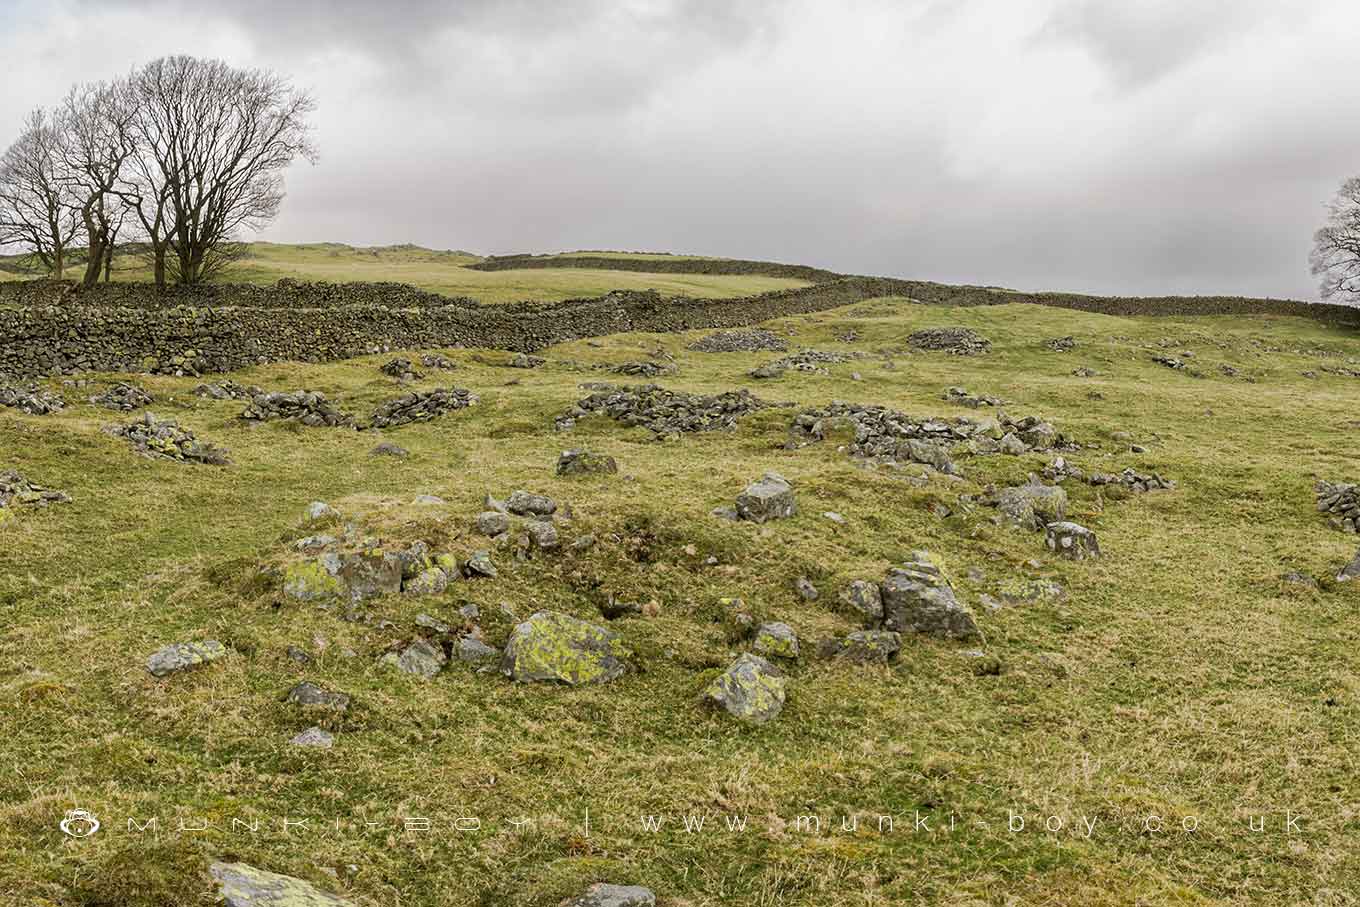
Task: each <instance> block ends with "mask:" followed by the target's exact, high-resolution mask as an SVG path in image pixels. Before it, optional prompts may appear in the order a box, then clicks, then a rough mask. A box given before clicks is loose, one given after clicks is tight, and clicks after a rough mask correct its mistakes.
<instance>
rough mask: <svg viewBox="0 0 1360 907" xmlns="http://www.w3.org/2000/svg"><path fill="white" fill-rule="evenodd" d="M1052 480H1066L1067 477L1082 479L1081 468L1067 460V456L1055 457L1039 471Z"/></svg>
mask: <svg viewBox="0 0 1360 907" xmlns="http://www.w3.org/2000/svg"><path fill="white" fill-rule="evenodd" d="M1039 474H1040V475H1041V476H1043V477H1044V478H1045V479H1047V480H1048V481H1050V482H1055V483H1056V482H1064V481H1066V480H1067V479H1080V478H1082V477H1083V475H1084V473H1082V471H1081V469H1080V468H1078V467H1076V466H1073V465H1072V464H1071V463H1068V462H1067V459H1066V458H1065V457H1054V458H1053V461H1052V462H1051V463H1049V464H1048V465H1047V466H1045V467H1044V468H1043V469H1042V470H1041V471H1040V473H1039Z"/></svg>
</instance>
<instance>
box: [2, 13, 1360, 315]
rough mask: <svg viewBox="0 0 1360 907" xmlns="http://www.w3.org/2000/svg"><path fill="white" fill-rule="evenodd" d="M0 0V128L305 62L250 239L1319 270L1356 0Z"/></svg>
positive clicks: (1195, 276) (901, 268)
mask: <svg viewBox="0 0 1360 907" xmlns="http://www.w3.org/2000/svg"><path fill="white" fill-rule="evenodd" d="M214 6H216V9H213V8H211V7H210V5H209V4H206V3H202V2H197V0H0V24H2V27H0V61H3V67H4V74H3V76H0V80H2V81H3V84H4V89H3V91H0V145H5V144H8V143H9V142H10V141H11V140H12V139H13V138H14V137H15V135H16V133H17V128H18V125H19V121H20V119H21V117H22V116H23V114H24V112H25V111H26V110H27V109H28V108H29V107H31V106H33V105H37V104H51V103H53V102H54V101H56V100H57V99H58V98H59V97H60V96H61V95H62V94H63V93H64V92H65V91H66V89H67V88H68V86H69V85H70V84H71V83H72V82H76V81H83V80H90V79H100V78H108V77H112V76H116V75H119V74H122V73H124V72H126V71H127V70H128V69H130V68H131V67H132V66H133V65H135V64H137V63H140V62H145V61H147V60H150V59H153V58H155V57H157V56H160V55H164V54H170V53H189V54H195V55H198V56H215V57H221V58H223V59H226V60H228V61H230V62H232V63H235V64H239V65H250V66H268V67H271V68H274V69H277V70H279V71H280V72H282V73H284V74H286V75H288V76H290V77H291V78H292V79H293V80H294V82H295V83H296V84H297V85H298V86H300V87H303V88H306V89H308V90H310V91H311V92H312V93H313V94H314V95H315V97H316V99H317V102H318V105H319V106H318V110H317V113H316V116H315V124H316V132H317V140H318V144H319V146H320V151H321V158H320V161H319V162H318V164H317V165H316V166H314V167H313V166H310V165H306V164H302V165H299V166H295V167H294V168H293V169H292V171H290V173H289V176H288V185H289V197H288V199H287V201H286V202H285V204H284V208H283V212H282V214H281V215H280V217H279V219H278V220H277V222H276V223H275V224H274V225H273V226H272V227H271V228H270V229H268V230H267V231H266V233H265V234H264V238H267V239H273V240H277V241H283V242H291V241H321V240H331V241H340V242H349V243H354V244H365V245H377V244H388V243H398V242H414V243H419V244H421V245H426V246H434V247H439V248H463V249H469V250H473V251H477V252H483V253H507V252H520V251H534V252H542V251H555V250H562V249H576V248H611V249H633V250H639V249H647V250H666V251H675V252H696V253H707V254H717V255H729V256H735V257H745V258H768V259H776V260H780V261H792V262H800V263H808V264H817V265H822V266H825V267H829V268H833V269H836V270H840V271H849V272H855V273H872V274H892V275H901V276H909V277H918V278H926V279H935V280H944V281H950V282H969V283H985V284H997V285H1004V286H1011V287H1017V288H1022V289H1067V290H1086V291H1093V292H1110V293H1163V292H1165V293H1212V292H1229V293H1244V294H1252V295H1272V296H1295V297H1302V298H1315V295H1316V293H1315V286H1314V282H1313V279H1312V277H1311V276H1310V275H1309V273H1308V265H1307V252H1308V248H1309V245H1310V240H1311V234H1312V232H1313V230H1314V229H1316V228H1317V227H1318V226H1319V225H1320V222H1321V220H1322V218H1323V216H1324V213H1325V212H1324V204H1325V202H1326V201H1327V200H1328V199H1329V198H1330V197H1331V196H1332V194H1333V193H1334V192H1335V190H1336V188H1337V186H1338V185H1339V184H1340V182H1341V180H1342V179H1343V178H1344V177H1346V176H1348V175H1353V174H1356V173H1360V115H1357V111H1360V67H1357V65H1356V61H1357V59H1360V51H1358V50H1357V46H1356V40H1357V37H1360V3H1357V2H1356V0H1274V2H1270V0H817V2H814V0H806V2H798V0H794V2H777V0H711V2H710V0H503V2H495V0H470V2H469V0H462V2H460V0H429V2H402V0H385V2H374V0H289V2H282V0H238V2H221V3H217V4H214Z"/></svg>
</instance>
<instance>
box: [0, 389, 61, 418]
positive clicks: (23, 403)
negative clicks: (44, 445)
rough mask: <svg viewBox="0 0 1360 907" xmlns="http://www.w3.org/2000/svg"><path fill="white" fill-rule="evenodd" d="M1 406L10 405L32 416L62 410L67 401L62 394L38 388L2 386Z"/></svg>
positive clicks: (0, 394)
mask: <svg viewBox="0 0 1360 907" xmlns="http://www.w3.org/2000/svg"><path fill="white" fill-rule="evenodd" d="M0 406H8V407H9V408H10V409H17V410H18V411H19V412H21V413H26V414H28V415H30V416H46V415H50V414H52V413H56V412H60V411H61V410H62V409H63V408H64V407H65V406H66V401H65V400H64V399H63V398H62V396H61V395H60V394H54V393H52V392H51V391H45V390H40V389H38V388H33V387H30V388H22V387H0Z"/></svg>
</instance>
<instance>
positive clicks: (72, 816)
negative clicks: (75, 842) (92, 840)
mask: <svg viewBox="0 0 1360 907" xmlns="http://www.w3.org/2000/svg"><path fill="white" fill-rule="evenodd" d="M61 830H62V831H63V832H65V833H66V834H67V835H69V836H70V837H72V838H88V837H89V836H90V835H92V834H94V833H95V832H97V831H99V820H98V819H96V818H95V817H94V815H93V814H92V813H90V812H89V810H84V809H70V810H67V811H66V818H65V819H62V820H61Z"/></svg>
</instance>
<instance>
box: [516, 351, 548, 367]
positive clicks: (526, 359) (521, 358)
mask: <svg viewBox="0 0 1360 907" xmlns="http://www.w3.org/2000/svg"><path fill="white" fill-rule="evenodd" d="M547 362H548V360H547V359H544V358H543V357H542V356H530V355H529V354H528V353H518V354H516V356H515V358H514V359H511V360H510V367H511V368H538V367H539V366H541V365H546V364H547Z"/></svg>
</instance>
